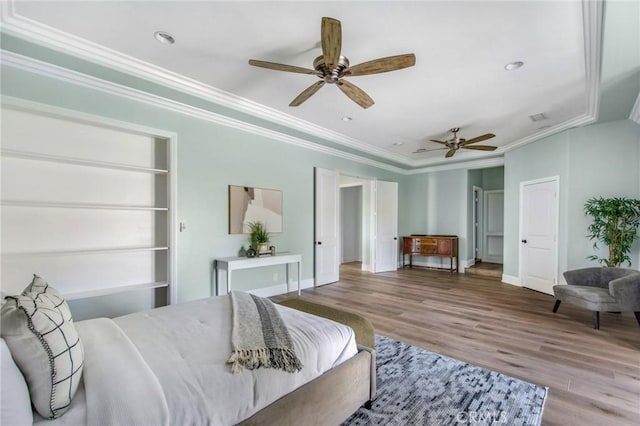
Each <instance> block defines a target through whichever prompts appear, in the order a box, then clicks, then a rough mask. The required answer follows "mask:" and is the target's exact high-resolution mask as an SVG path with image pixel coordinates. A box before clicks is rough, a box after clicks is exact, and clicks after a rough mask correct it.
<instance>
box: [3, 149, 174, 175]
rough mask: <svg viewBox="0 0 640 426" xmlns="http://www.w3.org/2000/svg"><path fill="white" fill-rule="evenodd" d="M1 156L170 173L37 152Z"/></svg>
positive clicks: (6, 152) (133, 170)
mask: <svg viewBox="0 0 640 426" xmlns="http://www.w3.org/2000/svg"><path fill="white" fill-rule="evenodd" d="M0 155H2V156H4V157H13V158H23V159H27V160H37V161H49V162H53V163H66V164H76V165H80V166H92V167H101V168H104V169H117V170H126V171H130V172H143V173H153V174H168V173H169V171H168V170H166V169H154V168H151V167H141V166H133V165H130V164H120V163H109V162H106V161H97V160H86V159H82V158H72V157H62V156H58V155H49V154H39V153H35V152H24V151H14V150H8V149H3V150H1V151H0Z"/></svg>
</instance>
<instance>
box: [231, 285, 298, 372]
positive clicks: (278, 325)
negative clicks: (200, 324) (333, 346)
mask: <svg viewBox="0 0 640 426" xmlns="http://www.w3.org/2000/svg"><path fill="white" fill-rule="evenodd" d="M231 305H232V308H233V324H232V327H233V330H232V332H231V349H232V352H231V356H230V357H229V359H228V360H227V363H229V364H231V371H233V372H234V373H239V372H240V371H242V369H243V368H246V369H248V370H255V369H256V368H260V367H265V368H279V369H281V370H284V371H286V372H288V373H294V372H296V371H300V370H301V369H302V363H301V362H300V360H299V359H298V357H297V355H296V353H295V351H294V348H293V341H292V340H291V336H290V335H289V331H288V330H287V327H286V326H285V324H284V322H283V321H282V318H280V314H279V313H278V311H277V309H276V307H275V306H274V304H273V302H271V301H270V300H269V299H265V298H262V297H258V296H254V295H252V294H249V293H243V292H240V291H233V292H231Z"/></svg>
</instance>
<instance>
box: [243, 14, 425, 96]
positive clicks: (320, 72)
mask: <svg viewBox="0 0 640 426" xmlns="http://www.w3.org/2000/svg"><path fill="white" fill-rule="evenodd" d="M320 33H321V44H322V55H321V56H318V57H317V58H316V59H315V60H314V61H313V68H314V69H309V68H302V67H297V66H293V65H285V64H278V63H274V62H266V61H259V60H256V59H250V60H249V64H250V65H253V66H256V67H262V68H269V69H272V70H276V71H287V72H294V73H299V74H313V75H316V76H317V77H319V78H320V81H318V82H316V83H314V84H312V85H311V86H309V87H307V88H306V89H305V90H303V91H302V93H300V94H299V95H298V96H297V97H296V98H295V99H294V100H293V101H291V103H290V104H289V106H298V105H300V104H302V103H303V102H304V101H306V100H307V99H309V98H310V97H311V95H313V94H314V93H316V92H317V91H318V90H319V89H320V88H321V87H322V86H324V85H325V84H327V83H328V84H335V85H336V86H338V88H339V89H340V90H342V92H343V93H344V94H345V95H347V96H348V97H349V99H351V100H352V101H354V102H355V103H357V104H358V105H360V106H361V107H362V108H369V107H370V106H371V105H373V104H374V101H373V99H371V97H370V96H369V95H367V94H366V93H365V92H364V90H362V89H360V88H359V87H358V86H356V85H355V84H353V83H351V82H349V81H347V80H345V79H344V78H345V77H353V76H358V75H369V74H379V73H383V72H388V71H395V70H399V69H402V68H407V67H411V66H413V65H415V63H416V57H415V55H414V54H413V53H407V54H404V55H397V56H388V57H385V58H379V59H374V60H372V61H368V62H363V63H361V64H358V65H354V66H349V59H347V58H346V57H345V56H342V55H341V51H342V27H341V24H340V21H338V20H337V19H333V18H322V26H321V28H320Z"/></svg>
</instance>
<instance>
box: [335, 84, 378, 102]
mask: <svg viewBox="0 0 640 426" xmlns="http://www.w3.org/2000/svg"><path fill="white" fill-rule="evenodd" d="M337 86H338V87H339V88H340V90H342V93H344V94H345V95H347V96H348V97H349V98H350V99H351V100H352V101H353V102H355V103H357V104H358V105H360V106H361V107H362V108H365V109H366V108H369V107H370V106H371V105H373V104H374V103H375V102H374V101H373V99H371V97H369V95H367V94H366V93H365V92H364V90H362V89H361V88H359V87H358V86H356V85H355V84H353V83H350V82H348V81H346V80H340V81H338V83H337Z"/></svg>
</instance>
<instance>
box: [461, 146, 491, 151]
mask: <svg viewBox="0 0 640 426" xmlns="http://www.w3.org/2000/svg"><path fill="white" fill-rule="evenodd" d="M460 148H464V149H477V150H478V151H495V150H496V149H497V148H498V147H497V146H490V145H474V146H465V145H462V146H460Z"/></svg>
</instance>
